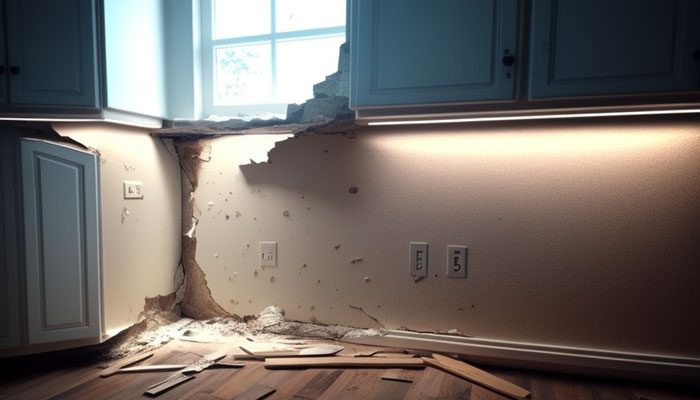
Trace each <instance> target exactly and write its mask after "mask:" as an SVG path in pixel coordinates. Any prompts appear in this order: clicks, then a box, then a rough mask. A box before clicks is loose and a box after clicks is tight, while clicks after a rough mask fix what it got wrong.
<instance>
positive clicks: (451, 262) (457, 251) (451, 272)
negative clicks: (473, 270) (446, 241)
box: [447, 245, 469, 278]
mask: <svg viewBox="0 0 700 400" xmlns="http://www.w3.org/2000/svg"><path fill="white" fill-rule="evenodd" d="M468 252H469V249H467V246H454V245H449V246H447V277H448V278H466V277H467V261H468V259H469V257H468V256H469V253H468Z"/></svg>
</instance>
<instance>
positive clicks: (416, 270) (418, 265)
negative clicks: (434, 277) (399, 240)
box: [408, 242, 428, 278]
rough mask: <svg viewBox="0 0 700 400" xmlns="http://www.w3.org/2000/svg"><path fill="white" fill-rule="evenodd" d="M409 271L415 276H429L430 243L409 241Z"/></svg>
mask: <svg viewBox="0 0 700 400" xmlns="http://www.w3.org/2000/svg"><path fill="white" fill-rule="evenodd" d="M408 248H409V257H408V262H409V267H408V268H409V273H410V274H411V276H412V277H414V278H427V277H428V243H425V242H410V243H409V246H408Z"/></svg>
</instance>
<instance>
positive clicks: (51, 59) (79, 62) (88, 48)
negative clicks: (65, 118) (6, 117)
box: [6, 0, 98, 107]
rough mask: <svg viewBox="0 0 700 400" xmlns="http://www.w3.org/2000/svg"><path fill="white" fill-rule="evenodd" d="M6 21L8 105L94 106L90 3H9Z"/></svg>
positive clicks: (93, 39) (39, 0) (55, 0)
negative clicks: (9, 69) (8, 68)
mask: <svg viewBox="0 0 700 400" xmlns="http://www.w3.org/2000/svg"><path fill="white" fill-rule="evenodd" d="M6 21H7V39H8V40H7V54H8V64H9V65H10V66H11V67H10V68H11V71H10V75H9V78H10V79H9V86H10V100H9V101H10V103H12V104H15V105H48V106H78V107H96V106H97V105H98V92H97V88H98V85H97V76H98V75H97V57H96V38H97V31H96V29H95V26H96V24H95V4H94V0H7V18H6ZM13 67H14V68H13Z"/></svg>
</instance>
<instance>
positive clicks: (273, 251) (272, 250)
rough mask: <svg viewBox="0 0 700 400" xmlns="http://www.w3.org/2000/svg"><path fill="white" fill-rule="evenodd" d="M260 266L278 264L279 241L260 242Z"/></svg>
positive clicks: (274, 265)
mask: <svg viewBox="0 0 700 400" xmlns="http://www.w3.org/2000/svg"><path fill="white" fill-rule="evenodd" d="M260 266H261V267H276V266H277V242H260Z"/></svg>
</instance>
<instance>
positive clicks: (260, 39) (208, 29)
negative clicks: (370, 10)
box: [201, 0, 348, 118]
mask: <svg viewBox="0 0 700 400" xmlns="http://www.w3.org/2000/svg"><path fill="white" fill-rule="evenodd" d="M214 1H215V0H201V46H202V47H201V55H202V59H201V88H202V113H203V116H204V117H205V118H208V117H211V116H220V117H236V116H237V115H239V114H248V115H254V116H255V115H262V114H285V113H286V110H287V104H288V103H266V104H242V105H215V104H214V81H215V71H214V66H215V63H214V56H215V49H216V48H217V47H225V46H231V45H238V44H256V43H267V42H269V43H270V52H271V54H270V56H271V57H270V59H271V71H272V77H271V79H272V82H271V83H272V92H273V94H274V95H276V92H277V42H278V41H283V40H290V39H292V40H293V39H315V38H323V37H329V36H337V35H344V36H345V37H346V39H347V18H348V15H347V12H348V10H347V6H346V24H345V25H342V26H332V27H325V28H314V29H302V30H296V31H288V32H277V29H276V21H275V17H276V16H275V14H276V0H268V1H269V2H270V32H269V33H266V34H262V35H253V36H242V37H236V38H223V39H214V38H213V34H214V22H213V19H214V14H213V12H214V4H213V3H214ZM321 79H322V77H321Z"/></svg>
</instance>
